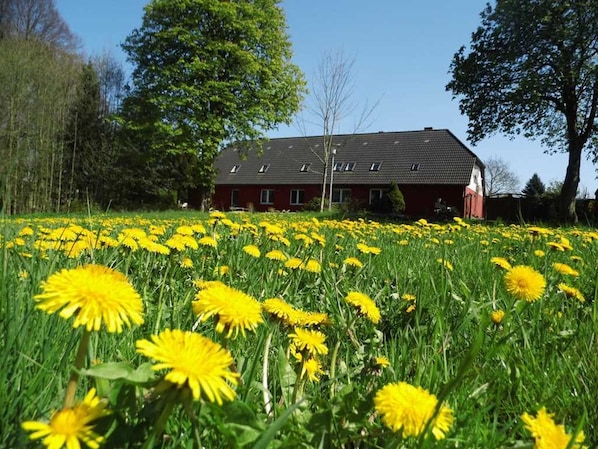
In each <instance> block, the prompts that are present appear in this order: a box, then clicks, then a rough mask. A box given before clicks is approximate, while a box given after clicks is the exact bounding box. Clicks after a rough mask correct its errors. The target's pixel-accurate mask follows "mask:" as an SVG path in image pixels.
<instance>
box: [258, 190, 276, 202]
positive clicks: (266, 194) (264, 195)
mask: <svg viewBox="0 0 598 449" xmlns="http://www.w3.org/2000/svg"><path fill="white" fill-rule="evenodd" d="M260 203H261V204H274V190H272V189H264V190H262V191H261V194H260Z"/></svg>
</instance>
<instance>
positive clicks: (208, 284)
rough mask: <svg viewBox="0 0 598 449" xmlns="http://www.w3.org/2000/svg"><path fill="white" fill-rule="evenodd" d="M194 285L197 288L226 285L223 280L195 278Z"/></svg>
mask: <svg viewBox="0 0 598 449" xmlns="http://www.w3.org/2000/svg"><path fill="white" fill-rule="evenodd" d="M193 285H194V286H196V287H197V288H210V287H215V286H217V285H226V284H224V283H223V282H221V281H205V280H203V279H195V280H194V281H193Z"/></svg>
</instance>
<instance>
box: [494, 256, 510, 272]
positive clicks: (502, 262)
mask: <svg viewBox="0 0 598 449" xmlns="http://www.w3.org/2000/svg"><path fill="white" fill-rule="evenodd" d="M490 262H492V263H493V264H494V265H496V266H498V267H500V268H503V269H504V270H510V269H511V268H513V267H512V266H511V264H510V263H509V261H508V260H507V259H505V258H504V257H492V258H490Z"/></svg>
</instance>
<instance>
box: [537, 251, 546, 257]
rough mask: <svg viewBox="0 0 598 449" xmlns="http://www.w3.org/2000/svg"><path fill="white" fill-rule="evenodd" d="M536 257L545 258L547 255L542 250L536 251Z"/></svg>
mask: <svg viewBox="0 0 598 449" xmlns="http://www.w3.org/2000/svg"><path fill="white" fill-rule="evenodd" d="M534 255H535V256H536V257H544V256H545V255H546V253H545V252H544V251H542V250H541V249H537V250H535V251H534Z"/></svg>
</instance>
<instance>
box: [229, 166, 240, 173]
mask: <svg viewBox="0 0 598 449" xmlns="http://www.w3.org/2000/svg"><path fill="white" fill-rule="evenodd" d="M240 168H241V166H240V165H233V168H231V169H230V172H231V173H237V172H238V171H239V169H240Z"/></svg>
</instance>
